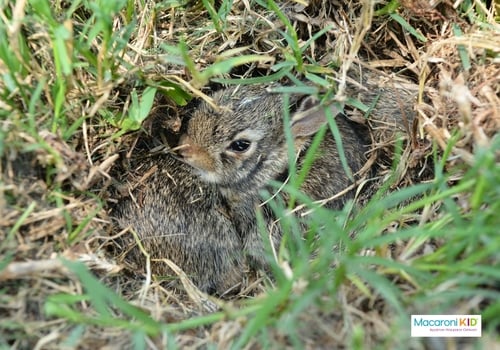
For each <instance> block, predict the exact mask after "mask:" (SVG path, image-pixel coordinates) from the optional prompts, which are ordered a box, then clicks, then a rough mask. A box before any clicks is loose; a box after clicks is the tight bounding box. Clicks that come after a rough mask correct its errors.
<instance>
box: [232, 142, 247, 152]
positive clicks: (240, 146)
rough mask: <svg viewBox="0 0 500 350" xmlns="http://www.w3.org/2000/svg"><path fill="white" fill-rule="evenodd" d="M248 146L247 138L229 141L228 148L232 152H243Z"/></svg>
mask: <svg viewBox="0 0 500 350" xmlns="http://www.w3.org/2000/svg"><path fill="white" fill-rule="evenodd" d="M249 147H250V141H248V140H244V139H242V140H236V141H233V142H231V144H230V145H229V149H230V150H231V151H233V152H245V151H246V150H248V148H249Z"/></svg>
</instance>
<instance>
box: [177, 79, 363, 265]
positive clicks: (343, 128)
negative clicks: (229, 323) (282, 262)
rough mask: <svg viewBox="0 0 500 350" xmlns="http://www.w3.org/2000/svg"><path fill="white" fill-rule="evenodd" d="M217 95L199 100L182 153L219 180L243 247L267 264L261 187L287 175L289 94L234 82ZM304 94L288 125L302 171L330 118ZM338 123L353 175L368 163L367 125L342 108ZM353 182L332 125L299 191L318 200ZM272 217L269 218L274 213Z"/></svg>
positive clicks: (209, 179) (295, 100) (209, 178)
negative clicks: (259, 211) (259, 216)
mask: <svg viewBox="0 0 500 350" xmlns="http://www.w3.org/2000/svg"><path fill="white" fill-rule="evenodd" d="M212 97H213V100H214V102H215V103H216V105H217V106H219V109H218V110H217V109H214V108H212V107H211V106H210V105H209V104H208V103H206V102H202V103H201V104H200V105H199V106H198V108H197V109H196V110H195V111H194V112H193V114H192V116H191V117H190V119H189V121H188V124H187V128H186V130H185V134H184V135H183V136H181V138H180V145H179V149H180V151H179V152H180V155H181V156H182V157H183V159H184V161H185V162H186V163H188V164H189V165H191V166H192V167H193V168H194V169H195V170H196V172H197V174H198V175H199V176H200V179H202V180H203V181H204V182H206V183H209V184H216V185H217V187H218V188H219V189H220V191H221V193H222V195H223V196H224V198H225V199H226V201H227V203H228V207H229V212H230V215H231V217H232V218H233V222H234V223H235V225H236V228H237V231H238V232H239V234H240V235H241V240H242V242H243V245H244V248H245V251H246V252H247V253H248V254H250V256H251V257H252V258H253V259H254V262H256V263H258V264H264V265H265V262H264V261H263V260H262V259H263V245H262V240H261V238H260V234H259V232H258V230H257V227H256V218H255V210H256V207H257V206H258V205H259V204H260V202H261V198H260V196H259V192H260V190H261V189H262V188H265V187H266V186H268V185H269V183H270V181H272V180H281V181H284V180H285V179H286V178H287V174H288V168H289V164H288V159H289V158H288V153H287V152H288V148H287V147H288V146H287V142H286V137H285V132H284V127H285V125H284V121H283V120H284V119H283V107H284V106H283V97H282V96H281V95H279V94H273V93H271V92H269V91H268V90H267V89H266V87H265V86H258V85H257V86H255V85H254V86H236V87H230V88H228V89H225V90H221V91H218V92H216V93H215V94H214V95H213V96H212ZM299 99H300V97H298V96H291V98H290V102H291V104H292V108H294V109H295V113H293V114H292V117H291V126H290V127H291V132H292V135H293V138H294V146H295V151H296V152H297V153H298V154H299V158H298V162H297V168H298V170H300V169H301V166H302V165H303V164H302V163H303V154H304V153H305V152H306V151H307V149H308V146H309V144H310V142H311V140H312V137H313V136H314V134H315V133H316V132H317V131H318V130H319V129H320V128H321V126H323V125H324V124H326V122H327V119H326V116H325V111H324V109H323V107H322V106H319V105H318V103H316V102H314V100H313V99H312V98H310V97H308V98H306V99H303V101H302V103H301V102H300V101H299ZM299 104H300V106H299V107H297V105H299ZM328 108H330V110H331V114H332V116H335V115H337V114H338V111H337V109H336V108H335V107H333V106H330V107H328ZM336 123H337V126H338V128H339V130H340V132H341V135H342V140H343V144H344V151H345V155H346V158H347V160H348V163H349V167H350V169H351V171H352V173H353V174H354V173H356V172H358V171H359V170H360V169H361V167H362V166H363V165H364V163H365V152H366V148H365V147H366V146H365V144H366V143H367V141H366V139H363V137H362V132H363V131H362V130H358V129H363V127H362V126H358V127H356V126H355V125H354V123H352V122H350V121H349V120H347V119H346V118H345V117H343V116H342V115H338V116H337V118H336ZM351 183H352V181H351V180H350V179H349V176H348V175H346V173H345V171H344V169H343V167H342V165H341V162H340V157H339V155H338V150H337V145H336V143H335V140H334V138H333V136H332V134H331V133H330V132H327V134H326V135H325V138H324V140H323V141H322V144H321V147H320V149H319V152H318V154H317V157H316V159H315V161H314V163H313V165H312V167H311V170H310V173H309V175H308V176H307V177H306V179H305V181H304V182H303V183H302V186H301V190H302V191H303V192H304V193H305V194H307V195H308V196H310V197H311V198H312V199H316V200H319V199H325V198H329V197H332V196H333V195H335V194H337V193H338V192H340V191H342V190H344V189H345V188H347V187H348V186H349V185H350V184H351ZM346 198H347V196H344V197H341V198H339V199H337V200H335V201H330V202H327V204H326V205H327V206H329V207H333V208H338V207H340V206H341V205H342V204H343V203H344V201H345V200H346ZM264 210H266V209H265V208H264ZM268 217H269V218H270V220H271V218H272V216H270V215H268ZM280 238H281V232H280V230H277V231H275V232H274V233H273V235H272V241H273V243H274V244H277V243H278V242H279V241H280Z"/></svg>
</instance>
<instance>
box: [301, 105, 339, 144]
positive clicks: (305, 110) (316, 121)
mask: <svg viewBox="0 0 500 350" xmlns="http://www.w3.org/2000/svg"><path fill="white" fill-rule="evenodd" d="M325 108H329V109H330V111H331V113H332V116H333V117H335V116H336V115H337V114H338V113H339V112H340V111H339V109H338V108H337V106H335V104H331V105H329V106H321V105H320V104H319V102H318V100H317V99H316V98H314V97H311V96H309V97H307V98H306V99H304V101H302V103H301V105H300V107H299V110H298V111H297V112H296V113H295V114H294V115H293V116H292V125H291V127H292V134H293V136H294V137H304V136H310V135H313V134H315V133H316V132H317V131H318V130H319V129H320V128H321V127H322V126H323V125H325V124H326V123H327V119H326V114H325Z"/></svg>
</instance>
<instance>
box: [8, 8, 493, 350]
mask: <svg viewBox="0 0 500 350" xmlns="http://www.w3.org/2000/svg"><path fill="white" fill-rule="evenodd" d="M346 3H347V2H346ZM349 3H350V4H351V5H350V6H348V5H346V4H344V6H342V7H340V8H331V7H329V6H332V5H328V4H319V3H316V2H311V6H310V7H306V8H305V10H304V11H305V12H301V11H302V10H300V9H301V7H300V6H301V5H299V4H298V3H294V4H293V6H285V5H283V4H282V3H280V2H274V1H254V2H251V6H250V7H249V8H246V7H245V4H244V3H239V2H232V1H222V2H221V3H215V2H213V1H208V0H207V1H202V2H195V3H185V2H183V1H178V2H177V1H164V2H155V3H148V2H139V1H134V0H127V1H123V0H122V1H112V2H106V1H77V2H72V3H71V5H68V4H66V3H60V2H50V1H48V0H31V1H17V2H15V3H13V2H7V1H4V2H2V3H0V36H1V37H3V38H7V40H1V41H0V73H1V75H2V79H1V80H0V123H1V127H0V156H1V174H2V177H1V178H0V192H1V194H2V195H1V196H0V208H2V212H1V214H2V215H1V218H0V281H1V283H0V348H2V349H3V348H19V349H24V348H35V347H37V348H63V347H66V348H68V347H69V348H75V347H80V348H91V347H94V348H95V347H102V346H105V345H108V346H111V347H117V348H122V347H128V348H136V349H143V348H164V347H168V348H183V347H193V348H198V347H199V348H205V347H207V348H235V349H237V348H245V347H246V348H250V347H256V348H264V347H266V348H275V347H278V348H285V347H286V348H288V347H290V348H292V347H293V348H307V347H311V348H317V347H321V346H324V347H333V348H336V347H347V348H353V349H364V348H408V347H410V348H414V349H423V348H427V347H430V346H432V345H430V344H431V343H428V342H426V341H425V340H424V339H420V338H410V336H409V324H410V315H411V314H427V313H432V314H441V313H442V314H448V313H451V314H455V313H461V314H481V315H482V321H483V337H482V338H480V339H470V340H469V341H468V344H470V345H471V346H472V347H474V348H479V349H481V348H484V349H487V348H492V347H493V346H495V345H498V343H499V341H500V339H499V338H498V334H497V333H498V329H499V327H500V317H499V316H498V315H500V302H499V300H500V298H499V296H500V292H499V281H500V269H499V268H498V266H499V260H500V253H499V252H500V235H499V234H498V227H499V225H500V218H499V216H498V213H499V212H500V163H499V155H500V136H499V133H498V129H499V119H500V116H499V113H500V112H499V110H500V107H499V106H500V99H499V97H498V96H499V93H500V92H499V90H498V89H499V88H498V86H499V78H498V77H499V76H500V65H499V57H500V56H499V55H500V52H499V51H498V47H500V42H499V39H498V37H499V35H498V33H499V32H500V28H499V25H498V23H497V22H495V20H496V21H498V9H496V11H497V12H495V8H494V7H493V5H490V7H488V5H486V3H485V2H481V1H474V2H473V1H459V2H457V6H456V8H453V7H451V6H450V5H449V4H446V3H443V4H440V5H438V6H436V7H433V8H431V7H425V6H424V7H420V8H417V7H416V5H412V4H406V3H407V2H404V3H403V2H397V1H390V2H384V3H382V4H379V5H376V6H375V5H373V2H370V1H359V2H357V1H355V2H349ZM405 4H406V5H405ZM414 4H415V2H414ZM419 4H421V5H424V4H427V3H426V2H419ZM371 6H374V8H373V9H372V8H371ZM443 13H446V14H447V15H446V16H447V17H446V18H444V17H443V15H442V14H443ZM306 15H307V16H306ZM336 18H342V19H343V20H344V22H343V23H344V25H343V26H342V25H341V24H339V23H338V21H337V20H336ZM358 21H363V23H365V24H366V23H367V22H365V21H368V22H369V23H368V24H371V30H370V31H367V28H368V27H367V26H360V27H358V26H357V25H356V24H357V23H358ZM450 21H451V22H452V23H450ZM317 23H328V25H325V26H323V25H318V24H317ZM360 28H361V29H360ZM362 28H365V29H362ZM309 30H311V31H309ZM226 43H229V44H227V46H226V47H225V49H224V50H223V51H222V52H219V47H220V46H221V45H226ZM353 53H355V54H358V55H359V57H362V58H363V59H362V61H363V62H366V63H367V64H370V65H371V66H372V67H376V68H379V69H380V70H384V71H385V72H389V73H394V74H397V75H405V76H407V77H408V78H410V79H412V80H413V81H414V82H416V84H415V85H416V86H418V89H417V90H418V93H419V98H418V101H416V103H415V109H416V112H417V113H418V120H419V123H418V125H416V127H415V128H413V129H410V130H407V131H406V133H403V135H402V136H403V138H402V140H399V141H397V140H396V139H395V137H394V135H393V133H392V126H391V125H389V126H386V127H385V128H375V132H374V137H375V139H376V142H375V144H376V146H377V147H376V151H377V152H375V153H374V154H375V155H376V157H377V158H376V162H377V164H378V168H377V169H378V171H377V174H376V176H375V177H374V178H372V179H370V183H373V184H374V186H375V188H376V189H377V191H376V193H375V194H374V195H373V197H371V198H366V195H364V194H363V193H364V192H362V193H361V194H360V196H359V198H358V199H357V201H356V203H354V202H353V203H349V204H348V205H347V206H346V207H345V208H344V209H343V210H341V211H338V212H332V211H331V210H327V209H325V208H323V207H321V206H318V205H317V204H316V203H313V202H311V201H310V200H308V199H307V198H304V197H303V195H302V194H301V193H299V192H298V191H297V190H295V189H294V187H293V186H288V187H286V190H287V191H289V192H290V193H291V194H292V195H293V196H294V198H297V199H300V200H301V202H303V203H306V204H307V207H310V208H315V210H314V211H312V212H311V213H310V215H308V216H306V217H304V218H301V219H300V220H303V221H304V222H305V224H306V225H307V227H309V228H310V230H309V233H308V234H306V235H303V234H302V232H301V230H300V225H299V223H298V220H299V219H297V218H295V217H293V216H290V215H286V213H287V212H288V211H289V210H290V209H291V208H287V207H285V206H284V205H283V203H279V202H272V203H271V205H272V206H273V209H274V210H275V211H276V213H277V216H279V217H281V218H282V225H283V227H284V228H285V231H286V235H285V238H284V244H283V245H282V247H280V249H279V251H278V252H277V259H272V276H273V279H269V278H266V277H263V276H261V275H259V274H257V275H256V276H254V277H255V278H253V279H252V275H251V274H249V277H248V281H247V282H248V283H247V285H245V286H244V287H245V288H243V291H242V292H241V293H240V294H239V295H236V296H233V297H226V298H225V299H218V298H215V297H208V296H205V295H202V294H200V293H199V292H198V291H197V290H196V289H195V288H192V287H190V286H189V283H188V282H187V284H186V285H185V287H186V288H185V291H182V290H173V289H169V288H167V287H165V286H162V285H160V284H159V283H156V282H154V281H153V282H152V283H151V284H150V285H148V286H145V285H143V284H142V281H141V280H139V279H136V278H134V277H133V276H131V274H130V272H127V269H126V268H125V266H126V265H125V264H124V263H123V262H122V261H120V259H119V256H117V254H116V250H117V248H116V247H117V246H116V243H115V242H114V240H113V239H114V238H115V237H116V236H117V235H120V234H125V233H123V232H122V233H120V232H117V229H116V227H115V226H114V225H113V223H112V221H111V218H110V217H109V216H108V212H109V203H110V202H112V200H113V196H112V194H110V191H111V190H110V189H111V187H112V186H113V182H114V179H113V176H114V175H113V174H114V172H113V171H114V169H116V168H118V169H119V164H118V163H119V161H118V160H117V159H118V157H117V156H116V155H117V154H118V153H120V152H122V153H123V152H127V151H128V150H130V149H131V148H133V139H134V136H135V134H134V132H136V131H138V130H140V129H145V130H147V129H148V122H149V120H150V118H151V116H154V115H155V114H157V113H164V109H161V107H160V105H162V104H166V105H168V111H170V112H172V114H175V113H174V112H179V111H182V107H183V106H185V105H186V104H187V103H188V102H189V101H190V100H191V99H192V98H200V97H201V98H205V96H204V92H205V91H206V90H204V88H205V87H207V86H212V87H213V86H215V85H216V84H221V83H227V84H235V83H242V79H241V78H245V80H244V81H243V83H264V82H274V81H280V80H283V79H290V80H292V81H295V82H297V79H296V78H295V76H297V75H299V74H301V75H302V76H305V77H306V78H307V79H308V80H309V81H311V82H312V85H314V86H315V87H323V91H324V98H325V99H330V98H331V97H332V96H334V95H335V94H337V96H341V95H342V93H343V91H344V90H343V89H344V88H345V81H344V75H343V72H345V71H347V68H348V65H349V64H351V63H352V62H354V61H355V59H354V56H353V55H352V54H353ZM325 58H326V59H325ZM336 72H338V75H336ZM333 77H337V79H334V78H333ZM334 80H335V81H336V83H333V81H334ZM298 89H304V91H306V90H307V92H313V91H316V90H314V89H313V90H311V87H310V86H307V87H304V86H302V87H301V86H299V87H298ZM339 90H340V92H338V91H339ZM283 92H284V93H289V92H290V91H286V89H285V90H284V91H283ZM165 101H166V102H165ZM353 104H354V105H355V106H362V103H361V102H360V101H354V103H353ZM372 107H373V106H364V108H362V109H363V110H362V113H361V115H362V116H363V118H364V117H365V115H368V114H370V113H369V112H370V110H371V109H372ZM346 108H348V107H346ZM331 124H332V127H331V129H332V130H331V131H333V132H335V126H334V125H333V123H331ZM389 124H390V123H389ZM375 126H376V125H375ZM329 131H330V130H327V131H326V132H329ZM388 131H391V132H389V134H387V132H388ZM387 135H389V136H387ZM300 177H301V175H300V174H299V175H298V178H297V181H298V182H300V180H301V179H300ZM366 185H367V184H366ZM263 234H264V235H265V232H263ZM332 247H335V248H332ZM270 257H271V253H270ZM451 341H452V343H449V344H452V345H450V346H457V344H458V340H457V339H454V340H451ZM453 344H454V345H453ZM443 346H444V343H443Z"/></svg>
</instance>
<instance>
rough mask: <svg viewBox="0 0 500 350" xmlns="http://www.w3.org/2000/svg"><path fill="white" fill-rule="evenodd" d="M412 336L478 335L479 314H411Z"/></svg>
mask: <svg viewBox="0 0 500 350" xmlns="http://www.w3.org/2000/svg"><path fill="white" fill-rule="evenodd" d="M411 336H412V337H480V336H481V315H412V316H411Z"/></svg>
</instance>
